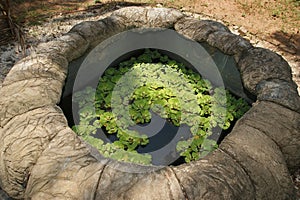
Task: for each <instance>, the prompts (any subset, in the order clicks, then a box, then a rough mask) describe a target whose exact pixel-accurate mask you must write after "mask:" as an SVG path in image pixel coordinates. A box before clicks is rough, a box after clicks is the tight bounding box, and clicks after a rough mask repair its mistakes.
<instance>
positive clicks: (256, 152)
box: [219, 121, 295, 200]
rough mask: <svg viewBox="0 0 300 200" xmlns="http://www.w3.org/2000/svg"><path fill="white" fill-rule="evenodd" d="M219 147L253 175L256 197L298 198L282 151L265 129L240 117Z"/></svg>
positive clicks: (251, 176) (248, 173) (250, 175)
mask: <svg viewBox="0 0 300 200" xmlns="http://www.w3.org/2000/svg"><path fill="white" fill-rule="evenodd" d="M219 148H220V149H221V150H223V151H225V152H226V153H228V154H229V155H230V156H231V157H232V158H234V159H235V160H236V162H237V163H239V164H240V165H241V166H242V168H243V169H244V170H245V172H246V173H247V175H248V176H249V177H250V179H251V181H252V184H253V185H254V187H255V195H256V196H255V198H254V199H266V200H267V199H270V200H273V199H295V193H294V190H293V189H292V188H293V183H292V180H291V178H290V175H289V172H288V169H287V167H286V163H285V160H284V157H283V155H282V152H281V151H280V148H279V147H278V146H277V145H276V143H274V141H273V140H271V139H270V138H269V137H268V136H266V135H265V134H264V133H263V132H262V131H260V130H258V129H255V128H253V127H251V126H249V125H246V124H243V123H242V122H241V121H239V122H238V123H237V124H236V125H235V127H234V128H233V130H232V131H231V133H230V134H229V135H228V136H227V137H226V138H225V140H224V141H223V142H222V143H221V145H220V147H219Z"/></svg>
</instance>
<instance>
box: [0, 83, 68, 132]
mask: <svg viewBox="0 0 300 200" xmlns="http://www.w3.org/2000/svg"><path fill="white" fill-rule="evenodd" d="M63 84H64V83H63V82H61V81H58V80H55V79H52V78H33V79H29V80H24V81H18V82H15V83H12V84H10V85H7V86H4V87H2V88H0V94H1V99H0V107H1V110H0V127H3V126H4V125H5V124H7V122H8V121H10V120H11V119H12V118H13V117H16V116H18V115H21V114H23V113H25V112H28V111H30V110H33V109H36V108H41V107H44V106H50V105H52V106H54V105H56V104H57V103H58V102H59V101H60V96H61V93H62V88H63Z"/></svg>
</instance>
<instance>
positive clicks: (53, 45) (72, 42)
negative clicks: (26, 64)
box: [36, 33, 89, 61]
mask: <svg viewBox="0 0 300 200" xmlns="http://www.w3.org/2000/svg"><path fill="white" fill-rule="evenodd" d="M88 46H89V42H87V41H86V40H85V39H84V38H83V37H82V36H80V35H79V34H76V33H67V34H66V35H63V36H62V37H60V38H58V39H56V40H54V41H50V42H46V43H41V44H39V45H38V47H37V49H36V52H37V53H38V54H49V55H51V54H58V55H63V56H64V57H66V59H67V60H68V61H71V60H74V59H76V58H78V57H80V56H81V55H82V54H83V53H84V52H85V51H86V50H87V48H88Z"/></svg>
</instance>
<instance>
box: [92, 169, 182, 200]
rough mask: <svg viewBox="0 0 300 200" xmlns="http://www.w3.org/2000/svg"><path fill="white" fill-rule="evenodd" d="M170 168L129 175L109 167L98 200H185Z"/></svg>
mask: <svg viewBox="0 0 300 200" xmlns="http://www.w3.org/2000/svg"><path fill="white" fill-rule="evenodd" d="M184 198H185V197H184V194H183V193H182V190H181V187H180V185H179V183H178V181H177V179H176V177H175V175H174V173H173V171H172V170H170V169H169V168H163V169H161V170H159V171H155V172H152V173H127V172H122V171H118V170H116V169H115V168H111V167H109V165H108V166H107V167H106V168H105V169H104V171H103V174H102V176H101V179H100V182H99V186H98V190H97V194H96V199H145V200H146V199H149V200H152V199H184Z"/></svg>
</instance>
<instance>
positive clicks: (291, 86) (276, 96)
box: [256, 79, 300, 113]
mask: <svg viewBox="0 0 300 200" xmlns="http://www.w3.org/2000/svg"><path fill="white" fill-rule="evenodd" d="M256 90H257V93H258V95H257V99H258V100H260V101H272V102H275V103H278V104H280V105H283V106H286V107H288V108H290V109H292V110H295V111H297V112H298V113H300V96H299V95H298V92H297V85H296V84H295V83H294V82H286V81H284V80H279V79H272V80H268V81H262V82H260V83H259V84H258V85H257V87H256Z"/></svg>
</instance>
